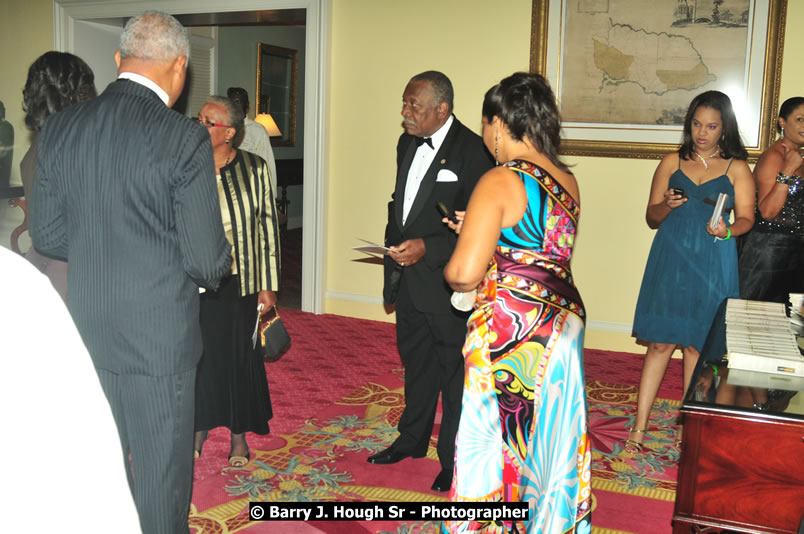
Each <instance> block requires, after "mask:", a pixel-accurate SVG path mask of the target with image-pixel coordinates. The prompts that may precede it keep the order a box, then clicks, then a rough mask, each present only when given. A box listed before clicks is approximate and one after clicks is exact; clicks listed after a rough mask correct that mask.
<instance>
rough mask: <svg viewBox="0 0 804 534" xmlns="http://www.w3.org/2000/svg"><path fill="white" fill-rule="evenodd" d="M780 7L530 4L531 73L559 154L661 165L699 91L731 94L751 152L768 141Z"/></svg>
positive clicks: (744, 1)
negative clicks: (554, 105) (548, 108)
mask: <svg viewBox="0 0 804 534" xmlns="http://www.w3.org/2000/svg"><path fill="white" fill-rule="evenodd" d="M786 11H787V0H653V1H650V2H646V1H645V0H533V20H532V29H531V52H530V60H531V65H530V67H531V71H532V72H539V73H541V74H543V75H544V76H545V77H546V78H547V79H548V80H549V82H550V84H551V86H552V87H553V90H554V91H555V94H556V98H557V99H558V102H559V108H560V110H561V116H562V120H563V122H562V129H563V131H562V146H561V153H562V154H570V155H586V156H613V157H629V158H658V157H661V156H662V155H664V154H666V153H667V152H669V151H671V150H674V149H675V148H676V147H677V146H678V144H679V143H680V140H681V129H682V125H683V122H684V116H685V114H686V111H687V107H688V106H689V103H690V101H691V100H692V99H693V98H694V97H695V96H696V95H697V94H699V93H702V92H704V91H708V90H712V89H715V90H718V91H722V92H724V93H726V94H727V95H729V98H730V99H731V101H732V104H733V106H734V110H735V113H736V114H737V120H738V123H739V125H740V134H741V136H742V139H743V142H744V143H745V145H746V148H748V151H749V155H750V156H751V157H752V159H753V158H756V157H758V155H759V154H760V153H761V152H762V150H763V149H764V148H765V147H767V145H768V144H769V143H770V142H771V141H772V140H773V139H774V138H775V135H776V130H775V127H776V113H777V112H778V109H777V107H778V100H779V80H780V77H781V76H780V75H781V66H782V45H783V39H784V23H785V16H786Z"/></svg>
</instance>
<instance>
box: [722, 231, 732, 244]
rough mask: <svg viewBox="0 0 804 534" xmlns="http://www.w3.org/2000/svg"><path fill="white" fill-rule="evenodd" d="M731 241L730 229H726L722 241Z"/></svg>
mask: <svg viewBox="0 0 804 534" xmlns="http://www.w3.org/2000/svg"><path fill="white" fill-rule="evenodd" d="M727 239H731V228H726V237H724V238H723V241H725V240H727Z"/></svg>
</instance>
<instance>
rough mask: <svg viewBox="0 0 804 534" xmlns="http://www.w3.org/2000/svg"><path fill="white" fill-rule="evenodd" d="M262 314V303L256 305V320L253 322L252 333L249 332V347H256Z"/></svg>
mask: <svg viewBox="0 0 804 534" xmlns="http://www.w3.org/2000/svg"><path fill="white" fill-rule="evenodd" d="M261 316H262V304H260V305H259V306H257V322H256V323H255V324H254V333H253V334H251V348H252V349H255V348H257V334H258V333H259V332H260V317H261Z"/></svg>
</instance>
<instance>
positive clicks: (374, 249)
mask: <svg viewBox="0 0 804 534" xmlns="http://www.w3.org/2000/svg"><path fill="white" fill-rule="evenodd" d="M358 240H360V241H362V242H364V243H366V244H365V245H360V246H357V247H352V250H357V251H359V252H365V253H366V254H381V255H383V256H386V255H388V253H389V252H391V249H390V248H388V247H384V246H382V245H378V244H377V243H372V242H371V241H367V240H365V239H360V238H358Z"/></svg>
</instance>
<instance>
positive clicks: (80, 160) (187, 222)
mask: <svg viewBox="0 0 804 534" xmlns="http://www.w3.org/2000/svg"><path fill="white" fill-rule="evenodd" d="M189 49H190V45H189V38H188V35H187V31H186V30H185V29H184V28H183V27H182V25H181V24H180V23H179V22H178V21H177V20H176V19H175V18H173V17H171V16H170V15H167V14H164V13H160V12H146V13H143V14H142V15H139V16H137V17H134V18H132V19H130V20H129V21H128V23H127V24H126V26H125V28H124V30H123V33H122V35H121V38H120V49H119V50H118V51H117V52H116V53H115V60H116V62H117V65H118V79H117V81H115V82H114V83H112V84H110V85H109V87H108V88H107V89H106V90H105V91H104V92H103V93H102V94H101V95H100V96H99V97H97V98H96V99H94V100H91V101H88V102H85V103H81V104H76V105H74V106H72V107H70V108H69V109H67V110H65V111H63V112H61V113H57V114H56V115H53V116H52V117H50V118H49V119H48V121H47V123H46V124H45V127H44V129H43V130H42V133H41V136H40V138H39V157H38V163H37V171H36V176H35V179H34V194H33V197H32V205H31V206H30V220H31V223H30V231H31V237H32V241H33V245H34V247H35V248H36V249H37V250H39V251H40V252H41V253H43V254H46V255H49V256H55V257H58V258H63V259H67V260H68V261H69V270H68V275H67V276H68V283H69V286H70V292H69V295H68V307H69V309H70V312H71V314H72V316H73V319H74V320H75V323H76V326H77V327H78V330H79V332H80V333H81V337H82V338H83V340H84V342H85V343H86V345H87V348H88V349H89V353H90V355H91V357H92V362H93V364H94V366H95V369H96V370H97V373H98V376H99V378H100V382H101V385H102V387H103V390H104V393H105V394H106V397H107V399H108V400H109V403H110V405H111V408H112V414H113V416H114V419H115V423H116V424H117V430H118V433H119V435H120V441H121V443H122V447H123V460H124V463H125V467H126V473H127V474H128V481H129V486H130V487H131V491H132V493H133V496H134V501H135V503H136V506H137V513H138V515H139V519H140V526H141V527H142V530H143V532H147V533H152V532H153V533H164V534H176V533H181V532H185V533H187V532H189V527H188V523H187V515H188V512H189V507H190V495H191V488H192V475H193V458H192V450H193V449H192V447H193V410H194V402H195V399H194V396H195V395H194V394H195V373H196V367H197V365H198V361H199V359H200V357H201V349H202V348H201V332H200V326H199V296H198V293H199V285H201V286H205V287H208V288H215V287H217V285H218V283H219V281H220V278H221V277H222V276H223V275H224V274H225V273H227V272H229V269H230V264H231V257H230V246H229V245H228V243H227V241H226V237H225V235H224V230H223V224H222V222H221V215H220V207H219V204H218V194H217V190H216V185H215V168H214V166H213V160H212V147H211V144H210V140H209V134H208V133H207V131H206V129H205V128H204V127H203V126H201V125H200V124H196V123H194V122H193V121H191V120H190V119H188V118H187V117H185V116H183V115H181V114H179V113H177V112H175V111H173V110H171V109H170V107H171V106H172V105H173V104H174V103H175V102H176V99H177V98H178V97H179V95H180V94H181V91H182V88H183V86H184V80H185V75H186V69H187V61H188V57H189ZM54 402H58V400H56V399H54ZM80 416H81V414H76V417H80ZM61 438H62V439H71V437H70V436H62V437H61ZM85 446H86V447H93V446H95V445H94V444H93V443H91V442H89V443H86V444H85ZM110 529H111V530H114V528H113V527H111V526H110Z"/></svg>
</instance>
